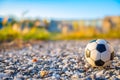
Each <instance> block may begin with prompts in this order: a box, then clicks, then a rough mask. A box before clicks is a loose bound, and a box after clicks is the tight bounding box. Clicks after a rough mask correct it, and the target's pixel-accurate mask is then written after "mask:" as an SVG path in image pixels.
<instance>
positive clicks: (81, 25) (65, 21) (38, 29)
mask: <svg viewBox="0 0 120 80" xmlns="http://www.w3.org/2000/svg"><path fill="white" fill-rule="evenodd" d="M92 38H106V39H119V38H120V0H0V42H6V41H7V42H9V41H14V40H23V41H29V40H76V39H77V40H79V39H92Z"/></svg>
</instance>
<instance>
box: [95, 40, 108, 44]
mask: <svg viewBox="0 0 120 80" xmlns="http://www.w3.org/2000/svg"><path fill="white" fill-rule="evenodd" d="M96 42H97V43H98V44H107V41H106V40H104V39H97V41H96Z"/></svg>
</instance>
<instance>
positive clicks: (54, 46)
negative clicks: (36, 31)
mask: <svg viewBox="0 0 120 80" xmlns="http://www.w3.org/2000/svg"><path fill="white" fill-rule="evenodd" d="M109 42H111V43H112V45H113V47H114V48H115V53H116V55H115V57H114V60H113V61H112V66H111V67H110V68H106V69H99V68H92V67H90V66H89V64H88V63H87V62H86V60H85V58H84V48H85V46H86V44H87V43H88V41H48V42H42V43H39V44H37V45H33V46H29V47H25V48H23V49H20V50H10V51H1V52H0V80H95V79H96V80H100V79H101V80H120V40H110V41H109Z"/></svg>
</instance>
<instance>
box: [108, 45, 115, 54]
mask: <svg viewBox="0 0 120 80" xmlns="http://www.w3.org/2000/svg"><path fill="white" fill-rule="evenodd" d="M108 50H109V51H110V53H112V52H113V51H114V48H113V47H112V46H111V45H110V44H108Z"/></svg>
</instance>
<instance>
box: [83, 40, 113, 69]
mask: <svg viewBox="0 0 120 80" xmlns="http://www.w3.org/2000/svg"><path fill="white" fill-rule="evenodd" d="M85 58H86V60H87V62H88V63H89V64H90V65H91V66H93V67H106V66H109V65H110V64H111V61H112V60H113V58H114V49H113V47H112V46H111V45H110V43H109V42H107V41H106V40H104V39H97V40H92V41H90V42H89V43H88V44H87V46H86V48H85Z"/></svg>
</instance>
